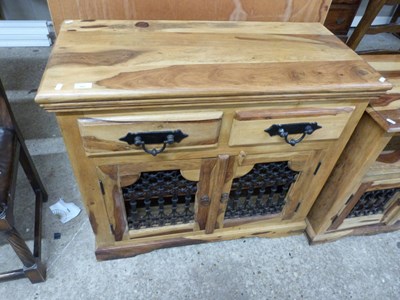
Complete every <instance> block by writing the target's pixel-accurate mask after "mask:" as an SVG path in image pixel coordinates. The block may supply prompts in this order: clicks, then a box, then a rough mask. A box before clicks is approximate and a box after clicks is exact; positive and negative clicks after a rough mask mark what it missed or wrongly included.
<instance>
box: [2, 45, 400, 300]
mask: <svg viewBox="0 0 400 300" xmlns="http://www.w3.org/2000/svg"><path fill="white" fill-rule="evenodd" d="M390 39H391V37H389V40H388V39H383V42H381V41H380V40H376V39H373V40H371V41H372V42H377V43H379V44H380V45H381V46H382V43H387V42H388V41H389V44H390V45H391V46H393V42H394V48H396V47H400V44H397V43H398V40H393V42H391V41H390ZM369 45H370V44H368V43H367V44H365V46H363V47H366V48H367V47H369ZM49 52H50V49H49V48H37V49H32V48H14V49H11V48H0V77H1V78H2V80H3V83H4V85H5V87H6V89H7V92H8V95H9V98H10V100H11V103H12V107H13V110H14V112H15V115H16V118H17V120H18V122H19V125H20V127H21V129H22V132H23V134H24V136H25V138H26V139H27V144H28V147H29V149H30V152H31V154H32V155H33V159H34V162H35V164H36V166H37V168H38V171H39V173H40V175H41V177H42V179H43V181H44V183H45V185H46V187H47V190H48V192H49V202H48V203H46V204H45V205H44V216H43V224H44V241H43V260H44V262H45V263H46V265H47V272H48V278H47V281H46V282H45V283H41V284H37V285H31V284H30V282H29V281H28V280H26V279H21V280H18V281H12V282H5V283H1V284H0V295H1V296H0V299H5V300H8V299H13V300H18V299H35V300H36V299H108V298H116V299H199V298H202V299H396V300H397V299H400V232H395V233H390V234H380V235H376V236H369V237H349V238H345V239H342V240H339V241H337V242H335V243H329V244H324V245H319V246H312V247H310V246H309V245H308V243H307V240H306V238H305V237H304V236H293V237H288V238H276V239H259V238H253V239H242V240H235V241H228V242H219V243H212V244H203V245H195V246H186V247H178V248H171V249H162V250H158V251H154V252H151V253H148V254H144V255H140V256H137V257H134V258H128V259H123V260H115V261H107V262H97V261H96V259H95V256H94V247H95V246H94V236H93V233H92V231H91V228H90V225H89V222H88V218H87V215H86V213H85V212H84V211H82V213H81V214H80V215H79V216H78V217H77V218H76V219H74V220H72V221H71V222H69V223H67V224H64V225H63V224H61V222H60V221H59V220H58V219H57V218H56V217H55V216H53V215H52V214H51V213H50V210H49V206H50V205H51V204H53V203H55V202H56V201H57V200H58V198H60V197H62V198H64V199H65V201H67V202H70V201H72V202H74V203H76V204H77V205H78V206H80V207H83V205H82V202H81V200H80V195H79V191H78V189H77V185H76V182H75V179H74V177H73V175H72V171H71V167H70V164H69V160H68V157H67V154H66V153H65V147H64V145H63V142H62V139H61V135H60V131H59V129H58V127H57V124H56V121H55V118H54V116H53V115H52V114H50V113H47V112H45V111H43V110H42V109H40V108H38V106H37V105H36V104H35V103H34V102H33V98H34V96H35V89H37V87H38V84H39V81H40V78H41V75H42V73H43V70H44V67H45V63H46V60H47V58H48V55H49ZM18 184H19V187H18V191H17V197H18V199H19V200H20V203H22V204H23V205H20V206H18V207H17V218H18V219H19V220H22V222H21V221H19V226H18V229H19V230H20V232H22V233H23V234H24V236H25V237H26V238H27V239H28V240H31V239H32V224H31V223H32V207H33V204H32V201H31V199H33V198H32V197H33V195H32V192H31V191H30V189H29V187H28V185H27V182H26V179H25V178H24V176H23V173H22V172H20V176H19V177H18ZM55 232H59V233H61V234H62V235H61V239H59V240H54V239H53V235H54V233H55ZM29 243H30V244H32V243H31V242H29ZM0 245H1V243H0ZM19 267H20V264H19V263H18V260H17V259H16V258H15V255H14V254H13V252H12V251H11V249H10V248H9V246H8V245H3V246H0V272H1V271H6V270H10V269H13V268H19Z"/></svg>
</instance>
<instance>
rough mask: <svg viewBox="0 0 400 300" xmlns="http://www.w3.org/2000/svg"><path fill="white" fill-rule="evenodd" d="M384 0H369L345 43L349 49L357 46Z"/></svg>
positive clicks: (354, 48)
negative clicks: (358, 22)
mask: <svg viewBox="0 0 400 300" xmlns="http://www.w3.org/2000/svg"><path fill="white" fill-rule="evenodd" d="M386 1H387V0H369V2H368V6H367V9H366V11H365V14H364V16H363V17H362V19H361V21H360V24H358V25H357V27H356V29H355V30H354V32H353V34H352V35H351V36H350V38H349V40H348V41H347V45H348V46H349V47H350V48H351V49H353V50H356V48H357V46H358V45H359V44H360V42H361V40H362V38H363V37H364V35H365V34H366V33H367V31H368V29H369V28H370V27H371V24H372V22H373V21H374V20H375V17H376V16H377V15H378V14H379V12H380V11H381V9H382V7H383V6H384V5H385V3H386Z"/></svg>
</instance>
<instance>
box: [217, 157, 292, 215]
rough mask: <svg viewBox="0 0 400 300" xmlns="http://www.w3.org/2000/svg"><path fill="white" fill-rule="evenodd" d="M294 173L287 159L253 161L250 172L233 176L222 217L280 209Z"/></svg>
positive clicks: (277, 210)
mask: <svg viewBox="0 0 400 300" xmlns="http://www.w3.org/2000/svg"><path fill="white" fill-rule="evenodd" d="M297 174H298V172H295V171H292V170H291V169H289V167H288V163H287V161H284V162H273V163H263V164H256V165H255V166H254V168H253V169H252V170H251V171H250V173H248V174H246V175H245V176H243V177H240V178H236V179H234V180H233V183H232V189H231V192H230V194H229V200H228V205H227V209H226V213H225V218H226V219H232V218H241V217H252V216H257V215H259V216H262V215H268V214H277V213H280V212H281V211H282V208H283V206H284V205H285V198H286V195H287V193H288V191H289V188H290V186H291V184H292V183H293V182H294V181H295V180H296V175H297Z"/></svg>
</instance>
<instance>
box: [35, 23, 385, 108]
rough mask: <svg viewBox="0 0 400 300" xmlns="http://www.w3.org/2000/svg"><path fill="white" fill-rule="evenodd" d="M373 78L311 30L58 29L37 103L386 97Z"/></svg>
mask: <svg viewBox="0 0 400 300" xmlns="http://www.w3.org/2000/svg"><path fill="white" fill-rule="evenodd" d="M379 78H380V74H379V73H377V72H376V71H375V70H374V69H373V68H372V67H370V66H369V65H368V64H367V63H365V62H364V61H363V60H362V59H360V57H359V56H358V55H357V54H356V53H354V52H353V51H352V50H350V49H349V48H348V47H347V46H346V45H345V44H343V43H342V42H341V41H340V40H339V39H337V38H336V37H335V36H334V35H333V34H332V33H331V32H329V31H328V30H327V29H326V28H324V27H323V26H322V25H321V24H319V23H281V22H274V23H263V22H203V21H190V22H188V21H143V22H141V21H104V20H103V21H101V20H97V21H93V20H86V21H84V20H83V21H66V22H64V24H63V26H62V29H61V32H60V34H59V36H58V39H57V41H56V44H55V46H54V49H53V51H52V54H51V57H50V59H49V61H48V65H47V68H46V71H45V74H44V76H43V79H42V82H41V86H40V88H39V91H38V94H37V97H36V101H37V102H38V103H40V104H42V105H43V106H44V107H46V105H50V106H51V105H53V106H54V105H57V104H63V105H64V107H75V108H77V107H79V106H80V105H81V104H86V105H87V104H88V103H89V102H93V103H103V104H104V103H106V102H107V103H108V105H112V103H113V101H114V103H116V102H118V103H121V101H124V100H129V101H135V103H137V104H138V105H140V104H143V103H147V102H149V101H152V100H154V99H166V100H165V101H166V102H165V103H167V104H176V103H181V102H182V99H186V100H185V101H186V103H187V101H189V103H190V101H196V99H199V98H202V97H218V100H217V101H224V100H223V99H226V98H224V97H225V96H260V95H280V96H281V97H282V95H288V98H289V97H290V95H293V94H303V95H304V94H321V93H324V94H328V95H329V94H337V93H356V92H377V91H383V90H387V89H389V88H390V87H391V86H390V84H388V83H386V82H383V83H382V82H380V81H379Z"/></svg>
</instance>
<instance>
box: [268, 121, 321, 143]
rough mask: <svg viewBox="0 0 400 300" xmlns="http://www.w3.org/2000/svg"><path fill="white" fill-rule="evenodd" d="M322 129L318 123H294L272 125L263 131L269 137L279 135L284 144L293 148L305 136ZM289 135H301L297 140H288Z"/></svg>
mask: <svg viewBox="0 0 400 300" xmlns="http://www.w3.org/2000/svg"><path fill="white" fill-rule="evenodd" d="M320 128H322V127H321V126H319V125H318V123H316V122H314V123H294V124H274V125H272V126H271V127H270V128H268V129H265V130H264V131H265V132H268V133H269V135H270V136H275V135H279V136H280V137H281V138H284V139H285V141H286V143H288V144H289V145H291V146H295V145H296V144H298V143H300V142H301V141H302V140H303V139H304V138H305V136H306V135H310V134H312V133H313V132H314V131H315V130H317V129H320ZM289 134H302V136H301V137H299V138H298V139H289Z"/></svg>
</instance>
